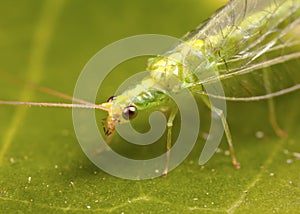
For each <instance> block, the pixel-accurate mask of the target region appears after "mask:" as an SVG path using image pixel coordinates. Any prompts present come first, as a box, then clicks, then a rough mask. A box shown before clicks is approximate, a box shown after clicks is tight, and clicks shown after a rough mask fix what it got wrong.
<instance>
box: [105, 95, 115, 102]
mask: <svg viewBox="0 0 300 214" xmlns="http://www.w3.org/2000/svg"><path fill="white" fill-rule="evenodd" d="M114 99H116V96H111V97H110V98H108V99H107V101H106V102H108V103H110V102H112V101H113V100H114Z"/></svg>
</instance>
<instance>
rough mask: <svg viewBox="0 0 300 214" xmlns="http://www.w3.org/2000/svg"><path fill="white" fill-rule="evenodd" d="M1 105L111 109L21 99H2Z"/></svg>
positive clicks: (100, 106) (92, 105)
mask: <svg viewBox="0 0 300 214" xmlns="http://www.w3.org/2000/svg"><path fill="white" fill-rule="evenodd" d="M0 105H26V106H40V107H63V108H86V109H101V110H104V111H109V109H108V108H105V107H104V106H102V105H95V104H72V103H39V102H21V101H4V100H0Z"/></svg>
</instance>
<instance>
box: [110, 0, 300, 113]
mask: <svg viewBox="0 0 300 214" xmlns="http://www.w3.org/2000/svg"><path fill="white" fill-rule="evenodd" d="M299 17H300V0H276V1H274V0H266V1H259V0H235V1H231V2H229V4H227V5H226V6H225V7H224V8H222V9H221V10H219V11H218V12H217V13H216V14H215V15H214V16H212V18H211V19H210V20H208V21H207V22H205V23H204V24H203V25H201V26H200V27H198V28H197V29H196V30H194V31H192V32H190V33H189V34H188V35H186V36H185V37H184V38H183V39H182V43H181V44H180V45H178V46H177V47H175V48H174V49H173V50H170V51H169V52H167V53H165V54H164V55H162V56H157V57H155V58H152V59H150V60H149V62H148V66H147V70H148V71H149V76H148V77H145V79H144V80H142V81H141V82H140V84H138V85H137V86H135V87H134V88H132V89H129V90H127V91H124V92H123V94H122V95H120V96H118V99H117V100H116V102H117V103H118V105H120V104H121V105H123V106H126V105H129V104H131V103H133V104H135V105H136V106H137V107H138V108H139V109H146V108H150V107H153V106H158V105H164V104H166V105H167V104H168V102H169V98H168V96H167V94H168V93H169V92H177V91H180V90H181V89H182V88H195V87H196V88H197V90H199V89H200V90H202V87H201V86H202V84H214V82H215V81H219V80H220V81H221V82H222V83H223V86H224V90H225V92H226V95H228V96H234V97H251V96H255V95H263V94H267V93H271V92H274V91H280V90H282V89H285V88H287V87H291V86H293V85H295V84H299V83H300V72H298V71H296V70H293V69H290V68H289V69H287V68H286V67H285V66H284V65H283V62H286V61H289V60H291V61H292V60H294V61H295V63H299V57H300V55H299V56H298V55H297V54H299V50H300V33H299V32H300V27H299V26H300V24H299V23H300V18H299ZM297 28H298V30H296V31H295V29H297ZM290 54H294V55H295V56H293V55H292V57H291V58H290V59H285V58H284V57H285V56H286V55H290ZM272 59H278V60H277V61H275V62H274V63H273V62H272V61H271V60H272ZM268 63H269V64H268ZM272 63H273V64H272ZM278 64H279V65H278ZM273 65H276V66H277V67H280V66H283V68H282V69H279V70H278V69H277V70H276V69H275V71H273V70H272V66H273ZM299 65H300V63H299ZM266 67H268V70H272V72H271V73H270V71H267V70H266ZM247 69H248V70H247ZM243 70H245V72H243ZM262 73H270V74H268V75H263V74H262ZM291 74H292V77H293V78H291V77H290V76H291ZM266 76H267V77H268V78H267V79H266ZM229 77H232V78H229ZM266 81H268V82H272V85H274V86H275V87H273V88H271V89H270V88H268V89H266V87H265V86H266ZM203 93H205V92H204V91H203Z"/></svg>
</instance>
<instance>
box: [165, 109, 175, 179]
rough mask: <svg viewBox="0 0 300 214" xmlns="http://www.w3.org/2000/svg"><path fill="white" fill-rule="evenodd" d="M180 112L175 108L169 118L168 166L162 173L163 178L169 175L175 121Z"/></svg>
mask: <svg viewBox="0 0 300 214" xmlns="http://www.w3.org/2000/svg"><path fill="white" fill-rule="evenodd" d="M177 112H178V108H177V107H173V108H172V109H171V113H170V115H169V118H168V123H167V128H168V131H167V132H168V133H167V160H166V166H165V169H164V171H163V173H162V175H163V176H166V175H167V174H168V167H169V162H170V150H171V146H172V128H173V121H174V119H175V117H176V114H177Z"/></svg>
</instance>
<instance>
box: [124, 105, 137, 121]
mask: <svg viewBox="0 0 300 214" xmlns="http://www.w3.org/2000/svg"><path fill="white" fill-rule="evenodd" d="M137 113H138V110H137V108H136V107H135V106H134V105H129V106H126V107H125V108H124V109H123V113H122V116H123V118H124V119H125V120H131V119H133V118H135V117H136V115H137Z"/></svg>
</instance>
